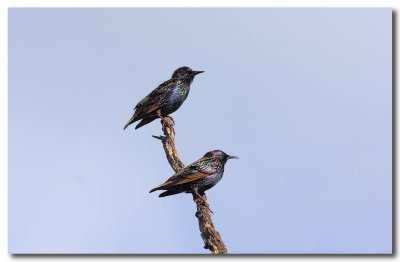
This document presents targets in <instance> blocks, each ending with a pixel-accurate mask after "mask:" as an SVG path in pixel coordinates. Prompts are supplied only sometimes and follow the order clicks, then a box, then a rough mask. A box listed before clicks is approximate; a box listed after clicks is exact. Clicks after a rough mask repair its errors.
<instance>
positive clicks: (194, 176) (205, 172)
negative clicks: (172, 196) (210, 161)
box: [151, 159, 214, 192]
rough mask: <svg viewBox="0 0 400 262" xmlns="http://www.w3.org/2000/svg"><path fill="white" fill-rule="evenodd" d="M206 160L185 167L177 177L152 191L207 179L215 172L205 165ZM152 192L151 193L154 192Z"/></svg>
mask: <svg viewBox="0 0 400 262" xmlns="http://www.w3.org/2000/svg"><path fill="white" fill-rule="evenodd" d="M203 161H205V160H204V159H200V160H198V161H196V162H194V163H193V164H191V165H189V166H187V167H185V168H184V169H183V170H181V171H179V172H178V173H176V174H175V175H173V176H171V177H170V178H169V179H168V180H167V181H166V182H165V183H164V184H161V185H159V186H158V187H156V188H154V189H153V190H152V191H155V190H158V189H168V188H171V187H173V186H175V185H182V184H186V183H189V182H192V181H195V180H198V179H201V178H205V177H207V176H209V175H211V174H213V173H214V170H213V169H212V168H209V167H205V166H204V165H203ZM152 191H151V192H152Z"/></svg>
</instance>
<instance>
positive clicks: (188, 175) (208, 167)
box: [150, 150, 238, 197]
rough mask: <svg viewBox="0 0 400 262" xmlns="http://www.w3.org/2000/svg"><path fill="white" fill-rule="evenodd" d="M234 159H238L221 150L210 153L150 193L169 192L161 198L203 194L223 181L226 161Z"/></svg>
mask: <svg viewBox="0 0 400 262" xmlns="http://www.w3.org/2000/svg"><path fill="white" fill-rule="evenodd" d="M232 158H238V157H236V156H229V155H227V154H226V153H224V152H223V151H221V150H213V151H210V152H208V153H206V154H205V155H204V156H203V157H202V158H200V159H199V160H197V161H196V162H194V163H193V164H191V165H189V166H187V167H185V168H184V169H183V170H181V171H179V172H178V173H176V174H175V175H173V176H172V177H170V178H169V179H168V180H167V181H166V182H165V183H164V184H162V185H160V186H158V187H156V188H153V189H152V190H151V191H150V193H151V192H153V191H156V190H167V191H165V192H163V193H161V194H160V197H164V196H169V195H174V194H178V193H183V192H186V193H193V192H194V191H197V192H200V194H201V193H203V192H204V191H206V190H208V189H210V188H212V187H213V186H215V185H216V184H217V183H218V182H219V181H220V180H221V178H222V176H223V174H224V167H225V164H226V161H228V159H232Z"/></svg>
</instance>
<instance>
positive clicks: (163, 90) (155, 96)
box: [135, 79, 176, 115]
mask: <svg viewBox="0 0 400 262" xmlns="http://www.w3.org/2000/svg"><path fill="white" fill-rule="evenodd" d="M175 85H176V83H175V79H170V80H168V81H165V82H164V83H162V84H161V85H159V86H158V87H157V88H156V89H154V90H153V91H152V92H151V93H150V94H148V95H147V96H146V97H145V98H143V99H142V100H141V101H140V102H139V103H138V104H137V105H136V107H135V109H136V111H138V115H139V114H140V115H142V114H149V113H151V112H153V111H155V110H157V109H158V108H159V107H160V104H161V103H162V101H163V100H164V98H165V97H166V96H167V95H168V93H169V91H170V90H172V89H173V87H174V86H175Z"/></svg>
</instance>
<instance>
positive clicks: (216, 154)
mask: <svg viewBox="0 0 400 262" xmlns="http://www.w3.org/2000/svg"><path fill="white" fill-rule="evenodd" d="M204 157H209V158H217V159H220V160H221V161H223V162H224V163H225V162H226V161H228V159H238V158H239V157H237V156H230V155H228V154H226V153H225V152H224V151H221V150H213V151H210V152H207V153H206V154H205V155H204Z"/></svg>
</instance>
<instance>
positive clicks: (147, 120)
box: [135, 118, 156, 129]
mask: <svg viewBox="0 0 400 262" xmlns="http://www.w3.org/2000/svg"><path fill="white" fill-rule="evenodd" d="M154 119H156V118H143V120H142V121H140V123H139V124H138V125H137V126H136V127H135V129H138V128H139V127H142V126H144V125H146V124H148V123H150V122H151V121H153V120H154Z"/></svg>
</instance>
